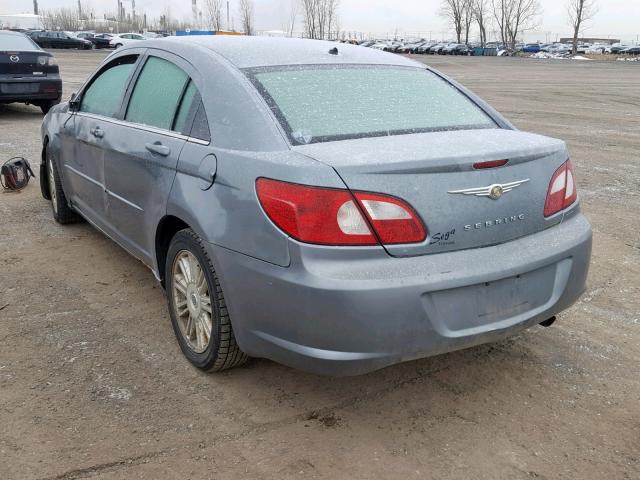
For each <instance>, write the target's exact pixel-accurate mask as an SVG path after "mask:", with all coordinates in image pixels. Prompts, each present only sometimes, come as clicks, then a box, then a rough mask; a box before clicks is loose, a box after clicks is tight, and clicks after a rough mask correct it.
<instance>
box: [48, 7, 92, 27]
mask: <svg viewBox="0 0 640 480" xmlns="http://www.w3.org/2000/svg"><path fill="white" fill-rule="evenodd" d="M41 22H42V27H43V28H44V29H45V30H68V31H72V32H73V31H77V30H80V29H81V28H82V26H81V25H82V23H81V21H80V18H79V17H78V11H77V10H76V9H74V8H58V9H56V10H46V11H43V12H42V21H41Z"/></svg>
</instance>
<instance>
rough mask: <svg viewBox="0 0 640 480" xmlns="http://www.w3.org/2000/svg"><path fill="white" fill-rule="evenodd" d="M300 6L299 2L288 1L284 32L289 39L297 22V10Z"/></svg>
mask: <svg viewBox="0 0 640 480" xmlns="http://www.w3.org/2000/svg"><path fill="white" fill-rule="evenodd" d="M299 6H300V0H290V1H289V11H288V12H287V17H286V19H285V23H284V29H283V30H284V31H285V32H287V35H288V36H289V37H293V31H294V30H295V28H296V23H297V21H298V8H299Z"/></svg>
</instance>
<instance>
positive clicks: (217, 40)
mask: <svg viewBox="0 0 640 480" xmlns="http://www.w3.org/2000/svg"><path fill="white" fill-rule="evenodd" d="M178 44H180V45H182V46H184V47H187V46H198V47H200V49H204V50H209V51H211V52H215V53H217V54H219V55H221V56H222V57H224V58H225V59H226V60H227V61H229V62H230V63H232V64H233V65H235V66H236V67H237V68H240V69H242V68H252V67H265V66H278V65H314V64H375V65H397V66H410V67H422V68H425V66H424V65H423V64H421V63H418V62H415V61H413V60H409V59H407V58H405V57H402V56H399V55H394V54H391V53H386V52H380V51H378V50H375V49H370V48H366V47H361V46H359V45H350V44H346V43H335V42H329V41H323V40H307V39H298V38H274V37H254V36H240V35H202V36H196V35H194V36H184V37H169V38H163V39H153V40H148V41H145V42H144V43H143V42H139V43H136V46H137V47H143V46H145V45H148V46H149V47H152V46H157V47H159V46H160V45H162V46H164V47H165V48H167V50H171V48H168V45H176V46H177V45H178ZM334 48H335V49H337V50H338V54H337V55H332V54H330V53H329V50H332V49H334Z"/></svg>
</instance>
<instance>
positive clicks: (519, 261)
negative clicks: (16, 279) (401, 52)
mask: <svg viewBox="0 0 640 480" xmlns="http://www.w3.org/2000/svg"><path fill="white" fill-rule="evenodd" d="M416 93H419V94H416ZM42 141H43V143H42V144H43V162H42V171H41V173H42V174H43V175H42V178H44V179H48V181H44V182H42V193H43V195H44V197H45V198H47V199H50V200H51V204H52V209H53V216H54V218H55V219H56V220H57V221H58V222H60V223H69V222H73V221H78V220H82V219H84V220H87V221H88V222H90V223H91V224H93V225H94V226H95V227H96V228H98V229H99V230H101V231H102V232H104V233H105V234H106V235H108V236H109V237H111V238H112V239H113V240H114V241H116V242H118V243H119V244H120V245H121V246H122V247H123V248H124V249H126V250H127V251H129V252H130V253H131V254H132V255H133V256H135V257H136V258H138V259H139V260H140V261H142V262H143V263H144V264H146V265H147V266H148V267H149V268H150V269H151V270H152V272H153V273H154V275H155V276H156V277H157V278H158V280H159V281H160V282H161V284H162V285H163V287H164V288H165V290H166V295H167V301H168V306H169V314H170V316H171V321H172V324H173V328H174V330H175V334H176V337H177V339H178V342H179V344H180V347H181V348H182V351H183V352H184V354H185V356H186V357H187V358H188V359H189V360H190V361H191V362H192V363H193V364H194V365H195V366H197V367H199V368H202V369H205V370H222V369H226V368H229V367H233V366H236V365H239V364H242V363H243V362H245V361H246V360H247V358H248V357H249V356H253V357H266V358H270V359H273V360H275V361H278V362H281V363H284V364H287V365H291V366H294V367H297V368H301V369H305V370H309V371H313V372H318V373H321V374H331V375H354V374H360V373H363V372H367V371H371V370H375V369H378V368H381V367H384V366H387V365H390V364H394V363H397V362H402V361H406V360H409V359H413V358H419V357H425V356H429V355H434V354H439V353H444V352H449V351H452V350H456V349H461V348H466V347H469V346H472V345H477V344H480V343H484V342H489V341H496V340H499V339H502V338H505V337H507V336H509V335H513V334H515V333H517V332H519V331H521V330H522V329H525V328H528V327H531V326H534V325H538V324H543V325H545V326H548V325H550V324H551V323H553V321H554V320H555V315H557V314H558V313H559V312H561V311H562V310H564V309H566V308H567V307H569V306H570V305H571V304H573V303H574V302H575V301H576V300H577V299H578V298H579V296H580V295H581V293H582V292H583V291H584V289H585V281H586V277H587V272H588V267H589V260H590V255H591V228H590V226H589V224H588V222H587V221H586V219H585V218H584V216H583V215H582V214H581V213H580V208H579V201H578V194H577V187H576V181H575V175H574V169H573V167H572V165H571V162H570V161H569V154H568V152H567V148H566V145H565V143H564V142H562V141H560V140H556V139H552V138H547V137H543V136H540V135H534V134H530V133H524V132H520V131H517V130H516V129H515V128H514V127H513V126H512V125H511V124H510V123H509V122H508V121H507V120H506V119H504V118H503V117H502V116H501V115H500V114H498V113H497V112H496V111H495V110H493V109H492V108H491V107H490V106H489V105H487V104H486V103H485V102H483V101H482V100H481V99H479V98H478V97H477V96H475V95H474V94H473V93H471V92H470V91H469V90H467V89H465V88H464V87H463V86H461V85H459V84H458V83H456V82H455V81H453V80H451V79H449V78H447V77H445V76H444V75H442V74H441V73H439V72H437V71H435V70H433V69H431V68H429V67H426V66H425V65H423V64H420V63H415V62H413V61H411V60H408V59H406V58H404V57H401V56H396V55H392V54H388V53H384V52H380V51H376V50H373V49H368V48H362V47H358V46H352V45H342V44H335V43H329V42H322V41H314V40H292V39H269V38H258V37H186V38H185V37H182V38H171V39H162V40H150V41H139V42H136V43H135V44H131V45H125V46H124V47H122V48H120V49H118V50H117V51H116V52H114V53H113V54H111V55H110V56H109V57H108V58H107V59H106V60H105V61H104V63H103V64H102V65H101V66H100V68H99V69H98V70H97V71H96V73H95V74H94V75H93V76H92V77H91V78H89V79H88V80H87V81H86V83H85V84H84V85H83V86H82V87H81V88H80V90H79V91H78V92H77V93H76V94H74V96H73V97H72V99H71V100H70V101H69V102H65V103H62V104H60V105H58V106H56V107H55V108H53V109H52V110H51V112H50V113H49V114H48V115H47V116H46V118H45V120H44V124H43V126H42ZM136 321H140V320H139V319H138V320H136ZM148 321H155V319H148Z"/></svg>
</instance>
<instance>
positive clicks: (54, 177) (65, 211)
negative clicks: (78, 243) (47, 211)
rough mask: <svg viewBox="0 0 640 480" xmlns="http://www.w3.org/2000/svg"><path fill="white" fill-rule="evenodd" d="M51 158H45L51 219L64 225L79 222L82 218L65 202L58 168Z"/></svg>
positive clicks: (65, 198)
mask: <svg viewBox="0 0 640 480" xmlns="http://www.w3.org/2000/svg"><path fill="white" fill-rule="evenodd" d="M55 163H56V162H54V161H53V159H52V158H50V157H48V158H47V168H46V171H47V179H48V182H49V197H50V198H51V211H52V212H53V219H54V220H55V221H56V222H58V223H60V224H62V225H66V224H69V223H77V222H81V221H82V220H83V219H82V217H81V216H80V215H78V214H77V213H76V211H75V210H73V209H72V208H71V207H70V206H69V204H68V203H67V197H66V195H65V194H64V190H63V189H62V182H61V181H60V176H59V175H58V170H57V168H56V166H55Z"/></svg>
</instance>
